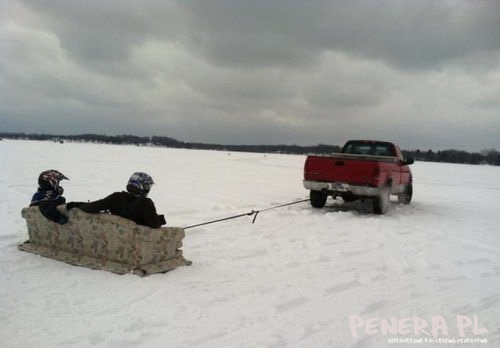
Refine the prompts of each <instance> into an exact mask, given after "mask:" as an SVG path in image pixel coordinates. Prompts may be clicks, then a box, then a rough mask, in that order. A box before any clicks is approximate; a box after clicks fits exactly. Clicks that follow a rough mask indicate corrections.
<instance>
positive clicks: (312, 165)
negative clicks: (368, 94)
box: [303, 140, 413, 214]
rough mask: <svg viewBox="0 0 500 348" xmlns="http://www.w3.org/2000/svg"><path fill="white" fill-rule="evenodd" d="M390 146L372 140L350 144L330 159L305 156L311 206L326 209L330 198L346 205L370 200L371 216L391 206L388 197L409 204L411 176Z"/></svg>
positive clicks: (407, 162)
mask: <svg viewBox="0 0 500 348" xmlns="http://www.w3.org/2000/svg"><path fill="white" fill-rule="evenodd" d="M412 163H413V158H406V159H405V158H404V157H403V154H402V152H401V150H400V149H399V147H398V146H396V145H394V144H393V143H389V142H384V141H373V140H350V141H348V142H347V143H346V144H345V145H344V147H343V148H342V151H341V152H340V153H335V154H332V155H331V156H312V155H311V156H308V157H307V159H306V163H305V165H304V182H303V183H304V187H305V188H306V189H308V190H310V196H309V197H310V201H311V205H312V206H313V207H315V208H322V207H324V206H325V203H326V199H327V198H328V196H329V195H331V196H332V197H333V198H336V197H338V196H340V197H342V199H343V200H344V201H346V202H350V201H354V200H356V199H360V198H370V199H372V202H373V212H374V213H375V214H384V213H386V212H387V210H388V209H389V206H390V195H391V194H392V195H397V196H398V201H399V202H400V203H404V204H409V203H410V201H411V198H412V194H413V185H412V174H411V171H410V168H409V167H408V165H410V164H412Z"/></svg>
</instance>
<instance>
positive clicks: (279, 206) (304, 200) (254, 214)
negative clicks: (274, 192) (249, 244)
mask: <svg viewBox="0 0 500 348" xmlns="http://www.w3.org/2000/svg"><path fill="white" fill-rule="evenodd" d="M307 201H309V199H303V200H300V201H295V202H290V203H285V204H280V205H276V206H274V207H269V208H264V209H259V210H252V211H249V212H248V213H244V214H238V215H234V216H229V217H226V218H222V219H217V220H212V221H207V222H202V223H200V224H196V225H191V226H187V227H183V228H184V229H185V230H187V229H188V228H193V227H198V226H203V225H209V224H214V223H216V222H221V221H226V220H231V219H237V218H240V217H243V216H252V215H253V219H252V224H253V223H255V220H256V219H257V215H259V213H260V212H262V211H266V210H271V209H277V208H282V207H286V206H288V205H292V204H299V203H304V202H307Z"/></svg>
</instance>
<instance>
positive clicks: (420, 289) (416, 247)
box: [0, 140, 500, 348]
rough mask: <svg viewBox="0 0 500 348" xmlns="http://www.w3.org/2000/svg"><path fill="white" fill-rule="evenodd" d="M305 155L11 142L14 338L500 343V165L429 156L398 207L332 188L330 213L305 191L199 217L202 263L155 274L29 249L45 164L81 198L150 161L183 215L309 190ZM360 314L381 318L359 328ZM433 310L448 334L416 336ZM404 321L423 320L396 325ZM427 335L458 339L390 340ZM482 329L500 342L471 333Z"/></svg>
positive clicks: (17, 343) (4, 214) (1, 323)
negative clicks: (388, 329) (21, 247)
mask: <svg viewBox="0 0 500 348" xmlns="http://www.w3.org/2000/svg"><path fill="white" fill-rule="evenodd" d="M304 159H305V157H304V156H291V155H276V154H267V155H264V154H255V153H236V152H232V153H228V152H215V151H194V150H178V149H166V148H150V147H135V146H113V145H93V144H76V143H65V144H59V143H54V142H35V141H10V140H3V141H0V163H1V167H2V173H3V175H2V177H1V178H0V194H1V197H2V200H1V203H0V204H1V209H0V211H1V213H0V214H1V227H0V284H1V285H0V298H1V300H0V301H1V302H0V346H1V347H9V348H10V347H47V348H49V347H50V348H52V347H117V348H118V347H120V348H121V347H152V348H153V347H154V348H156V347H206V348H212V347H276V348H278V347H297V348H298V347H353V348H354V347H356V348H359V347H388V346H390V347H408V346H417V347H418V346H421V347H446V346H454V347H456V346H463V347H473V346H474V347H476V346H479V347H500V329H499V327H500V310H499V307H500V294H499V289H500V233H499V232H500V180H499V178H500V167H491V166H469V165H452V164H438V163H423V162H417V163H415V164H414V165H413V166H412V170H413V173H414V201H413V202H412V204H410V205H409V206H403V205H399V204H398V203H396V201H395V200H394V198H393V201H392V207H391V210H390V212H389V213H388V214H387V215H384V216H376V215H373V214H371V213H370V212H369V211H367V206H366V204H362V203H351V204H350V205H349V206H347V207H346V206H341V205H340V203H341V201H340V200H339V201H338V202H336V201H333V200H331V199H330V200H329V201H328V203H327V207H326V208H325V209H322V210H314V209H312V208H311V207H310V206H309V204H308V203H302V204H297V205H292V206H289V207H285V208H281V209H275V210H269V211H266V212H262V213H260V214H259V216H258V218H257V221H256V223H255V224H252V223H251V217H243V218H240V219H235V220H230V221H226V222H222V223H217V224H212V225H207V226H203V227H198V228H193V229H188V230H186V238H185V240H184V248H183V249H184V256H185V257H186V258H187V259H189V260H191V261H193V265H192V266H190V267H181V268H178V269H176V270H174V271H172V272H169V273H166V274H159V275H153V276H150V277H146V278H140V277H138V276H135V275H124V276H119V275H115V274H113V273H108V272H104V271H96V270H90V269H86V268H81V267H75V266H71V265H68V264H65V263H61V262H58V261H54V260H51V259H47V258H43V257H40V256H37V255H33V254H29V253H24V252H21V251H18V250H17V245H18V244H20V243H21V242H23V241H24V240H26V239H27V237H28V235H27V230H26V225H25V221H24V220H23V219H22V218H21V215H20V211H21V209H22V208H23V207H25V206H27V205H28V203H29V200H30V198H31V196H32V194H33V193H34V191H35V190H36V180H37V177H38V174H39V172H41V171H42V170H46V169H58V170H60V171H61V172H62V173H64V174H65V175H66V176H68V177H69V178H70V180H69V181H63V183H62V185H63V186H64V188H65V196H66V198H67V200H68V201H71V200H94V199H97V198H102V197H104V196H106V195H107V194H109V193H111V192H113V191H118V190H122V189H124V187H125V184H126V181H127V179H128V177H129V176H130V175H131V174H132V173H133V172H134V171H145V172H148V173H149V174H151V175H152V176H153V178H154V179H155V181H156V185H155V186H154V187H153V189H152V191H151V195H150V197H151V198H152V199H153V201H154V202H155V204H156V206H157V209H158V211H159V212H160V213H164V214H165V215H166V218H167V223H168V225H170V226H181V227H184V226H189V225H193V224H196V223H200V222H204V221H208V220H212V219H217V218H222V217H226V216H231V215H235V214H242V213H246V212H249V211H250V210H252V209H263V208H267V207H271V206H273V205H277V204H282V203H287V202H291V201H294V200H300V199H304V198H307V196H308V192H307V191H306V190H305V189H304V188H303V187H302V182H301V181H302V167H303V163H304ZM350 316H356V318H357V320H358V321H357V322H356V323H357V324H360V321H359V319H362V320H363V321H365V322H366V321H369V319H372V318H380V319H379V320H372V321H369V322H370V323H372V324H373V323H374V324H375V325H379V326H375V327H373V328H371V329H370V328H368V327H367V326H366V325H365V326H363V327H359V328H355V329H354V330H355V333H356V335H357V337H354V335H353V332H352V330H351V328H350V321H349V318H350ZM433 316H436V317H437V316H441V317H442V318H443V319H444V322H445V325H446V327H447V334H445V333H444V331H443V330H442V329H441V330H438V335H437V337H435V338H434V337H433V336H427V335H425V334H424V333H423V332H421V331H418V330H417V332H419V335H416V334H415V333H414V332H413V330H415V327H414V325H413V322H414V319H415V318H416V319H415V320H416V322H417V323H421V322H420V321H419V320H418V319H419V318H420V319H421V320H425V321H426V322H427V323H428V325H429V326H428V327H427V328H425V329H424V330H425V331H427V332H428V333H431V331H432V327H431V326H432V317H433ZM457 316H463V317H459V319H460V320H461V323H462V324H466V325H464V326H467V325H468V322H467V321H466V320H465V317H467V318H470V320H471V321H473V320H474V316H476V317H477V320H478V323H477V328H476V329H477V330H476V333H478V332H482V331H481V329H486V330H488V332H487V333H484V332H483V333H480V334H478V335H476V334H475V333H474V332H473V325H471V326H468V327H465V328H464V332H463V334H464V336H465V337H462V336H461V335H460V333H461V332H460V331H459V329H458V327H457V326H458V325H457ZM351 318H354V317H351ZM391 318H396V319H397V320H399V321H401V326H404V324H405V323H408V324H409V329H410V330H411V331H412V332H411V333H408V334H401V333H397V334H391V333H388V334H387V335H383V334H382V332H381V323H382V319H384V320H390V319H391ZM405 318H411V320H408V321H404V319H405ZM417 326H418V325H417ZM400 329H401V330H403V331H404V327H402V328H400ZM367 330H368V332H369V333H367ZM425 338H429V339H436V340H438V339H448V340H449V341H452V340H455V343H454V344H453V343H444V344H443V343H439V342H435V343H423V344H410V343H402V342H397V341H389V340H390V339H401V340H403V339H416V340H418V339H425ZM478 338H479V339H482V340H487V341H488V343H475V342H477V341H473V343H462V342H459V341H458V340H459V339H468V340H476V339H478ZM483 342H484V341H483Z"/></svg>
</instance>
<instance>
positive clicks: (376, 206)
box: [373, 186, 391, 215]
mask: <svg viewBox="0 0 500 348" xmlns="http://www.w3.org/2000/svg"><path fill="white" fill-rule="evenodd" d="M390 194H391V190H390V188H389V186H386V187H384V188H383V189H382V192H380V194H379V195H378V196H376V197H374V198H373V212H374V213H375V214H379V215H381V214H385V213H387V211H388V210H389V206H390V204H391V200H390Z"/></svg>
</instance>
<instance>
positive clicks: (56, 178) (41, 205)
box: [30, 169, 69, 225]
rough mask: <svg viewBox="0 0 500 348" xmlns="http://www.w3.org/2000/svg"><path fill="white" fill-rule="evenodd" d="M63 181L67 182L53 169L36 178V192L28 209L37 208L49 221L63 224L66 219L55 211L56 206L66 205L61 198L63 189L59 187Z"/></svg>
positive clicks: (64, 199) (62, 175)
mask: <svg viewBox="0 0 500 348" xmlns="http://www.w3.org/2000/svg"><path fill="white" fill-rule="evenodd" d="M63 179H66V180H69V179H68V178H67V177H66V176H65V175H64V174H62V173H61V172H59V171H58V170H55V169H49V170H45V171H43V172H41V173H40V175H39V176H38V190H37V191H36V192H35V194H34V195H33V197H32V198H31V203H30V207H35V206H37V207H38V209H40V212H41V213H42V215H43V216H45V217H46V218H47V219H49V220H50V221H54V222H57V223H58V224H61V225H62V224H65V223H66V222H68V218H67V217H66V216H65V215H63V214H61V212H59V210H57V206H58V205H62V204H64V203H66V198H64V197H63V195H62V194H63V192H64V189H63V188H62V186H60V185H59V182H60V181H61V180H63Z"/></svg>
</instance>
